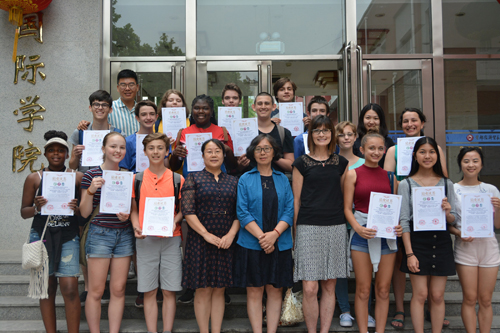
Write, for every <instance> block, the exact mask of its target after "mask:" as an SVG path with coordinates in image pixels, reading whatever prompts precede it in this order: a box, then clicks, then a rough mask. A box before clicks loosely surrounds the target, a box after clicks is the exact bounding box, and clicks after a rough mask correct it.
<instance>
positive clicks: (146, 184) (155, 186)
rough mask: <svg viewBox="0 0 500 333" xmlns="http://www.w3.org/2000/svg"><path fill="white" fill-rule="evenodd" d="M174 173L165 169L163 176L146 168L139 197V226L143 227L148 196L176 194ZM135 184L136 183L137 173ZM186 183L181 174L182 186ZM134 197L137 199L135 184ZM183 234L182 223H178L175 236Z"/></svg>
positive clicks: (160, 196) (133, 188) (159, 196)
mask: <svg viewBox="0 0 500 333" xmlns="http://www.w3.org/2000/svg"><path fill="white" fill-rule="evenodd" d="M172 177H173V173H172V171H171V170H170V169H167V170H165V172H164V173H163V175H162V176H161V177H158V176H157V175H156V174H154V173H153V172H151V171H150V170H149V168H147V169H146V170H144V174H143V177H142V184H141V197H140V198H139V226H140V227H141V229H142V223H143V221H144V207H145V205H146V198H163V197H173V196H174V194H175V193H174V183H173V179H172ZM133 184H135V175H134V180H133ZM183 185H184V177H182V176H181V188H180V189H182V186H183ZM180 189H179V202H180V199H181V191H180ZM132 198H133V199H134V200H135V186H132ZM180 235H181V224H180V223H177V225H176V226H175V230H174V233H173V237H176V236H180Z"/></svg>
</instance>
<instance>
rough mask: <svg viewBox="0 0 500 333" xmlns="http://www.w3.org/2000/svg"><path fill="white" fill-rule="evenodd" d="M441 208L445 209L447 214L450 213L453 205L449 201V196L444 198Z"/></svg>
mask: <svg viewBox="0 0 500 333" xmlns="http://www.w3.org/2000/svg"><path fill="white" fill-rule="evenodd" d="M441 208H442V209H443V210H444V212H445V214H446V216H448V215H450V212H451V205H450V203H449V202H448V198H446V197H445V198H443V202H442V203H441Z"/></svg>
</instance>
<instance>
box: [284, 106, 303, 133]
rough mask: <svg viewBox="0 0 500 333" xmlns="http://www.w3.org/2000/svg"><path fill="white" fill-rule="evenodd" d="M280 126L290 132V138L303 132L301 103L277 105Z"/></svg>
mask: <svg viewBox="0 0 500 333" xmlns="http://www.w3.org/2000/svg"><path fill="white" fill-rule="evenodd" d="M279 110H280V113H279V115H280V119H281V123H280V125H281V126H283V127H285V128H287V129H288V130H289V131H290V132H292V136H297V135H299V134H300V133H303V132H304V123H303V122H302V119H303V118H304V110H303V108H302V102H296V103H279Z"/></svg>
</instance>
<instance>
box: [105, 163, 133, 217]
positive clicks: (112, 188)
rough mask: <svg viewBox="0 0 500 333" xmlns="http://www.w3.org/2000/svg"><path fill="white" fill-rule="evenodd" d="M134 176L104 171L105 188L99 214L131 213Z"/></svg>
mask: <svg viewBox="0 0 500 333" xmlns="http://www.w3.org/2000/svg"><path fill="white" fill-rule="evenodd" d="M133 175H134V174H133V173H132V172H122V171H111V170H103V171H102V178H103V179H104V186H103V187H102V190H101V202H100V206H99V213H106V214H116V213H126V214H129V213H130V203H131V200H132V199H131V198H132V178H133Z"/></svg>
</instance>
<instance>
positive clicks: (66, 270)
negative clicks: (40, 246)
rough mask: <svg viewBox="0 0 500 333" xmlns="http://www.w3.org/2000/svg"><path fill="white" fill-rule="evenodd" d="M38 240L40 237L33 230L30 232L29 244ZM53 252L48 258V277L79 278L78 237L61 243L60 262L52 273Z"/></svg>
mask: <svg viewBox="0 0 500 333" xmlns="http://www.w3.org/2000/svg"><path fill="white" fill-rule="evenodd" d="M38 240H40V235H38V232H36V230H35V229H31V231H30V243H33V242H35V241H38ZM53 253H54V252H53V251H51V254H50V256H49V275H54V274H55V276H56V277H79V276H80V262H79V260H80V237H78V235H77V236H75V238H73V239H72V240H69V241H67V242H66V243H63V245H62V249H61V260H59V267H57V272H55V273H54V258H53V255H54V254H53Z"/></svg>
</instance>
